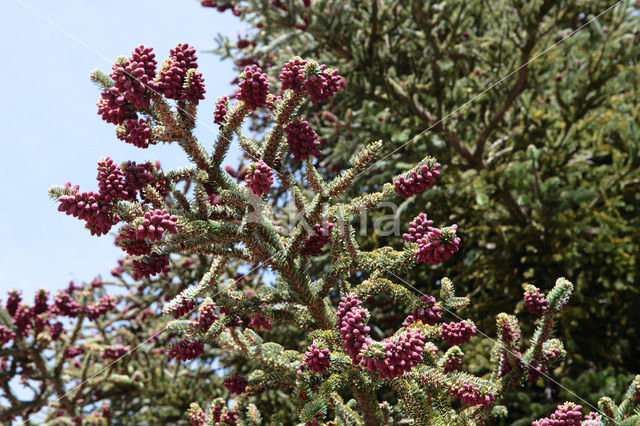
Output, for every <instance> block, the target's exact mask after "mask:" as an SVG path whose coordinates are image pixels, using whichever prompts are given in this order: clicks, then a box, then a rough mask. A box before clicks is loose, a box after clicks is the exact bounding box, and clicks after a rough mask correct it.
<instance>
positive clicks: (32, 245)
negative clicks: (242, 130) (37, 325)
mask: <svg viewBox="0 0 640 426" xmlns="http://www.w3.org/2000/svg"><path fill="white" fill-rule="evenodd" d="M30 9H32V10H30ZM39 15H40V16H39ZM43 17H44V19H43ZM48 21H49V22H48ZM56 26H58V27H59V28H57V27H56ZM61 29H62V30H61ZM63 30H64V31H63ZM65 31H66V32H67V33H68V34H65ZM218 33H222V34H225V35H228V36H230V37H232V38H235V36H236V34H240V33H241V27H240V23H239V21H238V20H237V19H236V18H235V17H234V16H233V15H231V13H230V12H226V13H224V14H221V13H218V12H217V11H215V9H209V8H202V7H201V6H200V3H199V1H197V0H172V1H170V0H135V1H132V0H119V1H115V0H112V1H109V2H98V1H89V0H84V1H81V0H70V1H65V2H51V1H45V0H37V1H36V0H7V1H5V2H3V6H2V14H1V17H0V37H1V38H0V39H2V40H3V43H4V46H3V49H2V50H3V61H2V66H1V67H0V76H1V77H2V79H1V81H3V85H2V87H3V102H2V103H0V128H1V129H2V137H1V139H0V179H1V181H2V185H0V200H1V201H0V203H1V204H0V241H1V243H0V298H3V299H4V298H5V297H6V296H5V295H6V291H7V290H9V289H12V288H19V289H22V290H23V291H24V293H25V296H26V297H27V299H28V300H29V301H30V300H31V298H32V295H33V293H34V291H35V289H37V288H38V287H44V288H48V289H51V290H57V289H59V288H62V287H65V286H66V285H67V283H68V282H69V280H72V279H73V280H76V281H89V280H91V279H92V278H93V277H95V276H97V275H99V274H101V275H102V276H103V277H107V276H108V275H109V270H110V269H111V268H112V267H113V266H114V265H115V264H116V260H117V259H118V258H119V257H121V254H122V252H121V250H120V249H118V248H117V247H115V246H114V245H113V238H111V237H102V238H99V237H92V236H91V235H90V234H89V232H88V231H87V230H86V229H85V228H84V227H83V224H82V222H80V221H78V220H77V219H74V218H72V217H70V216H66V215H64V214H63V213H59V212H58V211H57V210H56V209H57V204H56V203H55V202H53V201H52V200H51V199H49V197H48V195H47V189H48V188H49V187H50V186H52V185H62V184H64V183H65V182H66V181H67V180H70V181H71V182H72V183H73V184H79V185H80V188H81V190H96V189H97V182H96V181H95V177H96V163H97V161H98V159H100V158H102V157H105V156H111V157H112V158H113V159H114V160H115V161H116V162H118V163H120V162H122V161H125V160H135V161H146V160H156V159H157V160H160V162H161V163H162V166H163V168H174V167H178V166H182V165H187V164H188V160H187V158H186V157H185V155H184V154H183V153H182V151H181V149H180V148H179V147H178V146H177V145H173V144H171V145H167V144H165V145H157V146H152V147H150V148H149V149H146V150H142V149H138V148H136V147H134V146H132V145H129V144H126V143H124V142H122V141H120V140H118V139H117V138H116V136H115V133H114V126H113V125H111V124H107V123H105V122H103V121H102V120H101V119H100V117H99V116H98V115H97V113H96V101H97V100H98V96H99V90H98V88H97V87H96V86H94V85H93V84H92V83H91V82H90V80H89V72H90V71H91V70H93V69H96V68H100V69H102V70H104V71H107V72H108V71H110V70H111V62H112V61H113V59H115V58H116V57H117V56H119V55H127V56H129V55H130V53H131V50H132V49H133V48H134V47H136V46H138V45H140V44H144V45H146V46H153V47H154V51H155V52H156V59H157V60H158V62H159V63H161V62H162V60H163V59H164V58H165V57H166V56H167V55H168V54H169V49H170V48H171V47H173V46H175V45H176V44H177V43H179V42H187V43H189V44H191V45H193V46H195V47H196V48H197V49H198V57H199V61H198V63H199V66H200V71H202V73H203V75H204V77H205V84H206V89H207V93H206V99H205V100H204V101H203V102H201V103H200V108H199V118H200V120H201V121H202V122H201V123H200V124H199V125H198V128H197V131H196V134H197V136H198V138H199V139H200V141H201V142H202V143H203V145H204V146H205V147H207V148H208V149H210V148H211V146H212V143H213V141H214V140H215V137H216V133H217V132H216V130H214V129H215V127H214V126H212V117H213V107H214V103H215V99H216V98H217V97H218V96H219V95H222V94H229V93H231V92H232V88H231V86H230V85H229V83H228V82H229V81H231V80H232V78H233V77H234V72H233V70H232V64H231V62H229V61H226V62H224V63H221V62H220V61H219V60H218V58H217V57H216V56H215V55H214V54H211V53H204V52H202V50H205V49H209V48H212V47H214V46H215V42H214V38H215V36H216V34H218ZM105 58H108V60H107V59H105ZM205 123H206V124H208V126H207V125H205ZM234 153H235V154H234ZM232 155H237V151H232Z"/></svg>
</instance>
